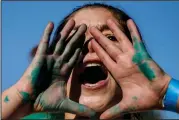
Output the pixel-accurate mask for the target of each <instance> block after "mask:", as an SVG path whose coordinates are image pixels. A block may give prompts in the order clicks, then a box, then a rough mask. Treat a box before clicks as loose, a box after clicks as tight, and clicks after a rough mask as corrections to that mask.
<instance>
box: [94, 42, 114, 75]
mask: <svg viewBox="0 0 179 120" xmlns="http://www.w3.org/2000/svg"><path fill="white" fill-rule="evenodd" d="M91 45H92V48H93V50H94V51H95V52H96V54H97V56H98V57H99V58H100V60H101V61H102V62H103V64H104V65H105V66H106V67H107V69H108V70H109V71H110V72H112V73H113V72H114V67H115V66H116V63H115V62H114V61H113V60H112V59H111V58H110V56H109V55H108V54H107V53H106V52H105V51H104V49H103V48H102V47H101V46H100V45H99V44H98V43H97V42H96V41H95V40H92V41H91Z"/></svg>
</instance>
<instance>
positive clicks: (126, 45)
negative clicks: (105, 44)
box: [107, 19, 133, 52]
mask: <svg viewBox="0 0 179 120" xmlns="http://www.w3.org/2000/svg"><path fill="white" fill-rule="evenodd" d="M107 25H108V27H109V28H110V30H111V31H112V32H113V34H114V35H115V37H116V39H117V40H118V41H119V43H120V46H121V49H122V51H123V52H127V51H130V50H132V49H133V47H132V43H131V42H130V40H129V39H128V38H127V36H126V35H125V34H124V33H123V32H122V31H121V30H120V28H119V27H118V26H117V24H116V23H115V22H114V21H113V20H111V19H109V20H107Z"/></svg>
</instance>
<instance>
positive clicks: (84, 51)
mask: <svg viewBox="0 0 179 120" xmlns="http://www.w3.org/2000/svg"><path fill="white" fill-rule="evenodd" d="M89 42H90V40H88V41H86V42H85V43H84V45H83V48H82V53H83V55H86V54H87V53H88V52H89V49H88V44H89Z"/></svg>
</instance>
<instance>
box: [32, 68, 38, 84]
mask: <svg viewBox="0 0 179 120" xmlns="http://www.w3.org/2000/svg"><path fill="white" fill-rule="evenodd" d="M39 74H40V67H36V68H35V69H34V70H33V71H32V73H31V78H32V85H33V86H34V85H35V84H36V82H37V79H38V77H39Z"/></svg>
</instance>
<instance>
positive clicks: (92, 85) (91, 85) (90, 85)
mask: <svg viewBox="0 0 179 120" xmlns="http://www.w3.org/2000/svg"><path fill="white" fill-rule="evenodd" d="M85 85H86V86H89V87H94V86H96V85H97V84H88V83H86V84H85Z"/></svg>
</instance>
